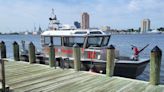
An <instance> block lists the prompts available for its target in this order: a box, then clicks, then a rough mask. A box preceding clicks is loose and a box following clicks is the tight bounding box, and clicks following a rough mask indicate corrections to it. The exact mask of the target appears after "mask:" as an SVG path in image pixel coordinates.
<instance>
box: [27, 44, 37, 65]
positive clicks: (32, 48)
mask: <svg viewBox="0 0 164 92" xmlns="http://www.w3.org/2000/svg"><path fill="white" fill-rule="evenodd" d="M35 60H36V56H35V46H34V44H33V43H32V42H30V44H29V63H30V64H31V63H35Z"/></svg>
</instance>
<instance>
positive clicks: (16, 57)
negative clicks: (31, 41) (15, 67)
mask: <svg viewBox="0 0 164 92" xmlns="http://www.w3.org/2000/svg"><path fill="white" fill-rule="evenodd" d="M13 54H14V55H13V56H14V60H15V61H19V60H20V58H19V45H18V43H17V42H16V41H14V43H13Z"/></svg>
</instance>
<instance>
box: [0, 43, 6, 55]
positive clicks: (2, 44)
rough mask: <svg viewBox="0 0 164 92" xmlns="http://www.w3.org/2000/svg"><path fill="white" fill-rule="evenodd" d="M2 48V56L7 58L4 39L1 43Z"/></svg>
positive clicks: (0, 47)
mask: <svg viewBox="0 0 164 92" xmlns="http://www.w3.org/2000/svg"><path fill="white" fill-rule="evenodd" d="M0 49H1V58H6V45H5V42H4V41H2V42H1V43H0Z"/></svg>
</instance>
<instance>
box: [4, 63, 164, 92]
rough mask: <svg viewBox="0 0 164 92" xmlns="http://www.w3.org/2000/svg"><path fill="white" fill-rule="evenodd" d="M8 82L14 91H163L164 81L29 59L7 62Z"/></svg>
mask: <svg viewBox="0 0 164 92" xmlns="http://www.w3.org/2000/svg"><path fill="white" fill-rule="evenodd" d="M5 69H6V70H5V71H6V84H7V85H9V87H10V90H12V91H14V92H164V85H158V86H153V85H150V84H149V82H145V81H141V80H134V79H128V78H122V77H115V76H114V77H106V76H105V75H102V74H97V73H91V72H86V71H79V72H77V71H74V70H73V69H64V70H63V69H60V68H57V69H55V68H50V67H49V66H48V65H41V64H28V63H27V62H20V61H19V62H12V61H9V62H5Z"/></svg>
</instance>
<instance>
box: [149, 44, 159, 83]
mask: <svg viewBox="0 0 164 92" xmlns="http://www.w3.org/2000/svg"><path fill="white" fill-rule="evenodd" d="M161 57H162V51H161V50H160V48H159V47H158V46H155V47H154V48H153V49H152V50H151V57H150V84H152V85H158V84H159V83H160V67H161Z"/></svg>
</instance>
